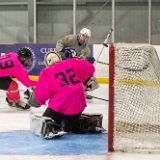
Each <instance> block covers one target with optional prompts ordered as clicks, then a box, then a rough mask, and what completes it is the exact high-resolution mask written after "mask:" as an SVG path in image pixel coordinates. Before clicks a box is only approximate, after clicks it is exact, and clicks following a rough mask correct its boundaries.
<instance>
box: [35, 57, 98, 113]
mask: <svg viewBox="0 0 160 160" xmlns="http://www.w3.org/2000/svg"><path fill="white" fill-rule="evenodd" d="M94 72H95V68H94V66H93V65H92V64H90V63H89V62H88V61H86V60H80V59H77V58H72V59H68V60H64V61H62V62H58V63H56V64H55V65H54V66H52V67H49V68H45V69H43V70H42V71H41V73H40V76H39V80H38V83H37V86H36V89H35V92H34V95H35V97H36V100H37V102H38V103H39V104H41V105H42V104H45V102H46V101H47V100H48V99H49V102H48V108H51V109H53V110H54V111H56V112H59V113H62V114H65V115H73V114H78V113H81V112H83V110H84V109H85V107H86V106H87V104H86V97H85V91H84V86H83V82H85V81H86V80H87V79H88V78H89V77H92V76H93V74H94Z"/></svg>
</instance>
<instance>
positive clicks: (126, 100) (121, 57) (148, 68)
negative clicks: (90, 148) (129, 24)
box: [108, 43, 160, 153]
mask: <svg viewBox="0 0 160 160" xmlns="http://www.w3.org/2000/svg"><path fill="white" fill-rule="evenodd" d="M108 113H109V114H108V116H109V117H108V120H109V122H108V150H109V151H122V152H149V153H150V152H160V60H159V57H158V55H157V52H156V50H155V48H154V47H153V46H152V45H149V44H125V43H118V44H112V45H110V49H109V112H108Z"/></svg>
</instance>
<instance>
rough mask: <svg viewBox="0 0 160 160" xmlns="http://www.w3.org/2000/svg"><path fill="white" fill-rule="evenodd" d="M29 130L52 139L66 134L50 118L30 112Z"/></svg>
mask: <svg viewBox="0 0 160 160" xmlns="http://www.w3.org/2000/svg"><path fill="white" fill-rule="evenodd" d="M30 130H31V132H33V133H34V134H36V135H38V136H40V137H43V138H45V139H53V138H57V137H61V136H63V135H64V134H66V132H64V131H62V129H61V127H60V126H59V125H58V124H56V123H55V122H54V121H53V120H52V119H51V118H49V117H42V116H38V115H34V114H32V113H31V114H30Z"/></svg>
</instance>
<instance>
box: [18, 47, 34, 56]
mask: <svg viewBox="0 0 160 160" xmlns="http://www.w3.org/2000/svg"><path fill="white" fill-rule="evenodd" d="M18 57H19V58H21V57H22V58H27V57H28V58H31V57H32V52H31V51H30V50H29V49H28V48H25V47H24V48H20V49H19V50H18Z"/></svg>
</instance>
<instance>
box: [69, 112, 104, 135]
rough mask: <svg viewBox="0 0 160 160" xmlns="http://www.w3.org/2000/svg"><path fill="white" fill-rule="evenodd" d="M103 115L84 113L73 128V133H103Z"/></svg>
mask: <svg viewBox="0 0 160 160" xmlns="http://www.w3.org/2000/svg"><path fill="white" fill-rule="evenodd" d="M102 120H103V115H102V114H86V113H83V114H81V115H80V116H79V119H78V120H77V121H75V122H74V123H73V125H72V127H71V131H72V132H73V133H78V134H83V133H102V132H103V131H105V130H104V128H103V127H102Z"/></svg>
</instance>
